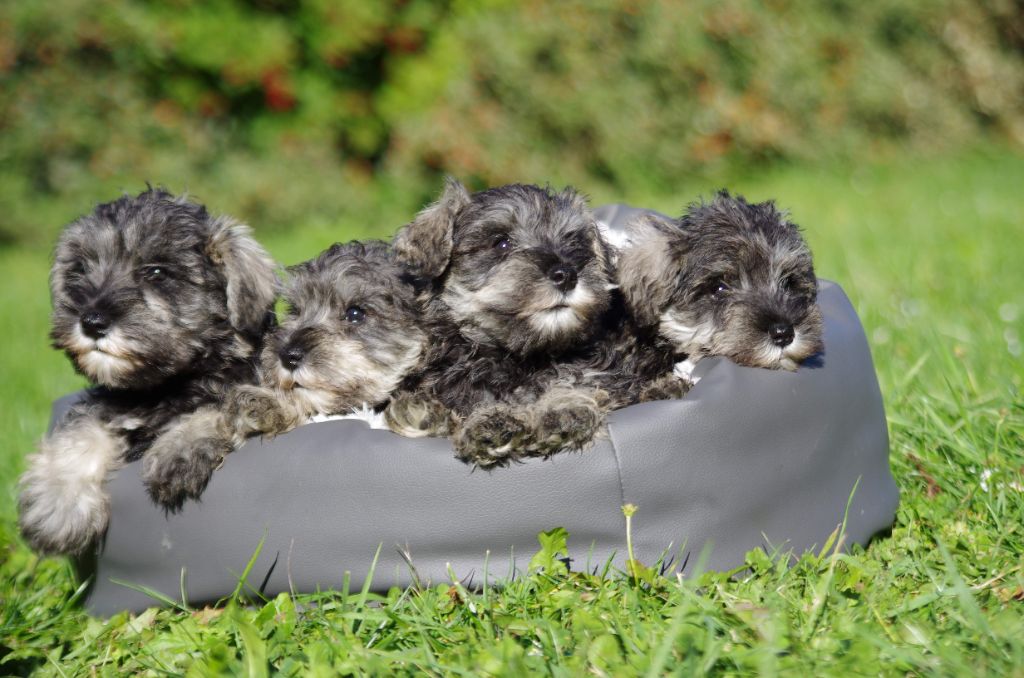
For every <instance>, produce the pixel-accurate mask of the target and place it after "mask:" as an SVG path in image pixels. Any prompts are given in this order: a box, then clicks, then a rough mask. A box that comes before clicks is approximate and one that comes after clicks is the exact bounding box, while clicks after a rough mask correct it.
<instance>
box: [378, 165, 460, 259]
mask: <svg viewBox="0 0 1024 678" xmlns="http://www.w3.org/2000/svg"><path fill="white" fill-rule="evenodd" d="M469 200H470V198H469V191H467V190H466V187H465V186H463V185H462V184H461V183H459V182H458V181H457V180H455V179H453V178H452V177H448V178H447V179H446V180H445V186H444V192H443V193H441V197H440V199H438V201H437V202H435V203H434V204H433V205H430V206H429V207H427V208H426V209H424V210H423V211H422V212H420V213H419V214H417V215H416V218H415V219H413V220H412V223H410V224H408V225H406V226H405V227H404V228H402V230H400V231H399V232H398V233H397V234H396V235H395V239H394V241H393V243H392V246H393V247H394V252H395V258H396V259H397V260H398V262H399V263H401V264H402V265H403V266H407V267H409V268H410V269H411V270H412V271H413V272H415V273H416V274H417V275H421V276H425V277H427V278H437V277H439V276H440V275H441V274H442V273H444V270H445V269H446V268H448V260H449V259H451V256H452V231H453V229H454V227H455V215H456V214H457V213H458V211H459V210H460V209H462V207H464V206H466V205H468V204H469Z"/></svg>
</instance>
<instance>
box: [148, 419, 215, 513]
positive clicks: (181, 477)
mask: <svg viewBox="0 0 1024 678" xmlns="http://www.w3.org/2000/svg"><path fill="white" fill-rule="evenodd" d="M232 448H233V445H232V444H231V441H230V440H227V439H223V438H198V439H194V440H189V439H185V438H184V437H181V436H175V435H167V434H165V435H164V436H162V437H161V438H158V439H157V441H156V442H155V443H153V445H152V446H151V447H150V448H149V450H148V451H147V452H146V455H145V456H144V457H143V459H142V481H143V482H144V483H145V484H146V489H147V490H148V491H149V496H150V497H152V498H153V500H154V501H156V502H158V503H160V504H161V505H163V506H164V507H166V508H168V509H170V510H172V511H176V510H178V509H180V508H181V507H182V505H184V503H185V501H186V500H187V499H198V498H199V497H200V496H201V495H202V493H203V490H205V489H206V486H207V484H208V483H209V482H210V477H211V476H212V475H213V472H214V471H215V470H217V468H219V467H220V465H221V464H222V463H223V462H224V457H225V456H226V455H227V454H228V453H229V452H231V450H232Z"/></svg>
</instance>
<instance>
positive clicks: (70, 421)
mask: <svg viewBox="0 0 1024 678" xmlns="http://www.w3.org/2000/svg"><path fill="white" fill-rule="evenodd" d="M275 289H276V277H275V275H274V264H273V262H272V261H271V260H270V258H269V257H268V256H267V254H266V253H265V252H264V251H263V249H262V248H261V247H260V246H259V245H258V244H257V243H256V242H255V241H254V240H253V239H252V238H251V237H250V236H249V229H248V228H247V227H246V226H243V225H241V224H238V223H236V222H234V221H232V220H230V219H228V218H224V217H212V216H211V215H210V214H208V213H207V211H206V209H205V208H204V207H203V206H201V205H197V204H195V203H191V202H188V201H187V200H186V199H185V198H175V197H174V196H172V195H170V194H169V193H166V192H165V191H163V190H153V189H150V190H147V191H145V192H143V193H141V194H139V195H138V196H136V197H130V196H125V197H122V198H120V199H118V200H115V201H114V202H111V203H107V204H103V205H100V206H98V207H97V208H96V209H95V210H94V211H93V212H92V213H91V214H89V215H86V216H84V217H81V218H79V219H78V220H76V221H74V222H72V223H71V224H70V225H69V226H68V227H67V228H66V229H65V230H64V232H63V234H62V235H61V237H60V240H59V242H58V243H57V248H56V251H55V256H54V264H53V268H52V270H51V274H50V291H51V295H52V300H53V317H52V324H53V328H52V332H51V337H52V339H53V343H54V346H55V347H56V348H58V349H61V350H63V351H65V352H66V353H67V355H68V357H69V358H70V359H71V361H72V362H73V363H74V366H75V367H76V369H77V370H78V371H79V372H81V373H82V374H83V375H85V377H86V378H88V379H89V380H90V381H91V382H92V383H93V386H92V387H91V388H90V389H89V390H88V392H87V395H86V396H85V398H84V399H83V400H82V401H80V402H79V403H77V404H76V405H74V406H73V408H72V409H71V411H70V412H69V413H68V414H67V416H66V417H65V418H64V419H63V420H62V421H61V422H60V424H59V425H58V427H57V428H56V429H55V430H54V431H53V432H52V433H51V434H49V435H48V436H47V437H46V438H45V439H44V440H43V441H42V443H41V445H40V447H39V449H38V451H37V452H36V453H35V454H33V455H32V456H30V457H29V459H28V470H27V471H26V472H25V474H24V475H23V476H22V478H21V483H20V489H21V492H20V497H19V508H20V526H21V531H22V534H23V535H24V536H25V538H26V539H27V540H28V542H29V544H30V545H31V546H32V547H33V548H34V549H36V550H37V551H40V552H45V553H78V552H81V551H83V550H84V549H85V548H86V547H87V546H88V545H89V544H91V543H92V542H93V541H94V540H95V539H96V538H97V537H98V536H99V535H100V534H102V532H103V531H104V529H105V528H106V524H107V520H108V513H109V499H108V497H107V494H106V492H105V489H104V487H103V485H104V482H105V479H106V477H107V475H108V474H109V473H110V472H111V471H113V470H115V469H116V468H117V467H118V466H119V465H120V464H122V463H123V462H127V461H132V460H135V459H137V458H139V457H140V456H142V455H143V454H145V455H146V460H145V466H144V474H143V475H144V477H145V480H146V482H147V484H148V485H149V489H150V492H151V494H153V496H154V497H156V498H158V499H159V498H161V497H162V496H163V491H162V488H163V486H164V485H165V484H168V483H171V482H175V483H177V482H184V483H185V485H186V486H189V487H190V488H191V489H192V491H193V492H194V493H196V494H198V492H200V491H201V490H202V485H204V484H205V476H201V477H193V476H192V471H191V468H190V467H189V465H188V464H187V463H186V464H183V463H182V460H181V457H180V455H179V454H178V450H177V449H176V448H175V447H174V446H173V445H171V446H163V447H162V448H161V449H160V450H159V451H157V450H156V449H153V448H151V446H152V445H153V444H154V441H159V439H160V436H162V435H174V434H175V431H176V429H179V428H185V429H190V428H194V427H203V426H205V425H206V423H207V421H208V420H210V419H211V418H215V417H216V413H217V405H218V403H219V401H220V400H221V398H222V396H223V394H224V393H225V392H226V390H227V388H228V387H229V386H230V385H232V384H235V383H239V382H245V381H254V380H255V364H254V362H255V361H254V356H255V352H256V351H257V349H258V346H259V344H260V341H261V337H262V334H263V332H264V330H265V328H266V325H267V322H268V318H272V316H270V315H269V313H270V311H271V309H272V306H273V303H274V297H275ZM212 452H213V453H215V454H219V451H215V450H214V451H212Z"/></svg>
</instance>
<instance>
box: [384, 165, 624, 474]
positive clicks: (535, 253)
mask: <svg viewBox="0 0 1024 678" xmlns="http://www.w3.org/2000/svg"><path fill="white" fill-rule="evenodd" d="M394 248H395V251H396V254H397V256H398V258H399V259H400V260H401V261H402V262H404V263H405V264H406V265H407V266H408V267H409V268H410V270H411V271H412V272H413V273H414V274H415V275H417V276H418V277H419V279H420V281H421V283H422V284H423V285H424V292H423V294H422V297H421V298H422V300H423V308H424V311H423V313H424V326H425V328H426V329H427V332H428V335H429V336H430V343H429V345H428V349H427V351H426V353H425V356H424V361H423V364H422V365H421V367H420V368H419V369H418V370H417V371H416V372H415V373H414V375H413V378H412V380H411V383H413V387H412V388H411V389H410V388H405V389H403V390H402V391H401V392H400V393H399V394H398V395H396V397H395V398H394V400H393V402H392V404H391V405H390V406H389V408H388V409H387V410H386V412H385V414H386V415H387V417H388V422H389V425H390V426H391V428H392V429H393V430H395V431H398V432H400V433H403V434H405V435H424V434H430V435H439V434H443V433H451V434H452V438H453V442H454V445H455V448H456V453H457V456H458V457H459V458H461V459H463V460H465V461H467V462H470V463H474V464H476V465H478V466H482V467H489V466H495V465H503V464H507V463H508V462H510V461H514V460H516V459H517V458H519V457H523V456H532V455H540V456H545V455H547V454H550V453H553V452H555V451H557V450H559V449H563V448H565V449H579V448H580V447H582V446H583V445H585V444H586V443H587V442H589V441H590V439H591V438H592V437H593V435H594V433H595V431H596V429H597V427H598V426H599V425H600V408H599V406H598V403H599V401H601V400H602V399H603V394H601V393H599V392H585V391H584V390H582V389H573V388H566V387H565V386H564V385H563V384H562V383H561V381H560V376H559V372H558V365H559V364H561V363H562V362H564V361H567V360H571V359H572V357H573V356H575V355H577V354H579V353H582V352H585V351H586V350H587V348H588V347H589V346H590V345H591V344H592V343H593V342H594V341H595V339H596V338H597V337H598V336H599V335H600V331H601V329H602V328H601V323H602V321H603V319H604V317H605V314H606V311H607V309H608V307H609V300H610V288H611V287H612V285H611V281H610V269H611V267H610V263H609V257H608V250H607V247H606V245H605V244H604V242H603V240H602V239H601V237H600V234H599V232H598V228H597V224H596V221H595V219H594V217H593V215H592V213H591V211H590V209H589V208H588V206H587V203H586V200H585V198H584V197H583V196H581V195H580V194H579V193H577V192H576V191H574V190H572V189H565V190H563V191H560V192H554V191H551V190H550V189H544V188H540V187H538V186H532V185H524V184H510V185H507V186H501V187H498V188H493V189H490V190H486V191H481V192H478V193H473V194H470V193H469V192H468V191H467V190H466V189H465V188H464V187H463V186H462V184H460V183H458V182H457V181H455V180H452V179H449V180H448V182H447V184H446V186H445V189H444V192H443V194H442V195H441V197H440V199H439V200H438V201H437V202H436V203H434V204H433V205H430V206H429V207H427V208H426V209H424V210H423V211H422V212H420V214H419V215H417V217H416V218H415V219H414V220H413V221H412V222H411V223H410V224H408V225H407V226H406V227H404V228H403V229H402V230H401V231H400V232H399V233H398V234H397V235H396V236H395V239H394ZM449 411H450V412H451V413H452V416H451V417H447V416H445V413H446V412H449Z"/></svg>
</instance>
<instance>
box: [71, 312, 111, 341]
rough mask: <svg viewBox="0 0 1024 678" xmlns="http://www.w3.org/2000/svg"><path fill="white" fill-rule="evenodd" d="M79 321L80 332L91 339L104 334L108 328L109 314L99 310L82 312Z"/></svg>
mask: <svg viewBox="0 0 1024 678" xmlns="http://www.w3.org/2000/svg"><path fill="white" fill-rule="evenodd" d="M79 322H81V324H82V332H83V333H84V334H85V336H87V337H90V338H92V339H99V338H100V337H103V336H106V334H107V330H109V329H110V316H109V315H107V314H106V313H101V312H100V311H89V312H87V313H83V314H82V317H81V318H79Z"/></svg>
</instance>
